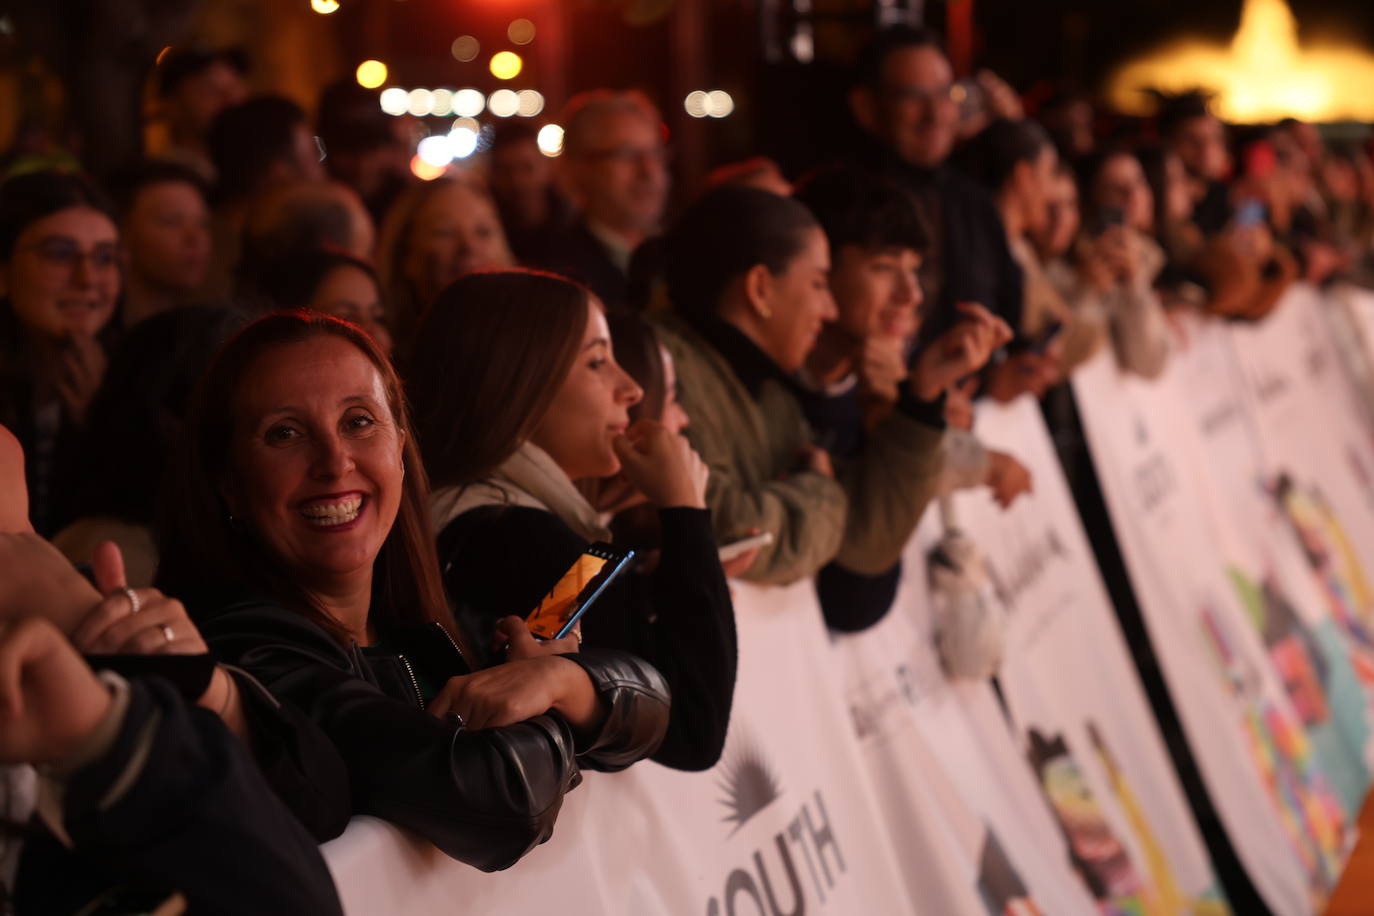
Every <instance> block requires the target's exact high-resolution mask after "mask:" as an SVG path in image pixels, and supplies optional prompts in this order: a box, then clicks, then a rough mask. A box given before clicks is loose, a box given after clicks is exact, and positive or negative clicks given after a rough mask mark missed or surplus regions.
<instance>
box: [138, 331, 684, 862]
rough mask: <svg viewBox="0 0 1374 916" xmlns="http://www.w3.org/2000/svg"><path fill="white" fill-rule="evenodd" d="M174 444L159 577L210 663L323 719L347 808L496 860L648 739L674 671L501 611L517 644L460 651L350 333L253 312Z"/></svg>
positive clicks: (653, 742)
mask: <svg viewBox="0 0 1374 916" xmlns="http://www.w3.org/2000/svg"><path fill="white" fill-rule="evenodd" d="M187 440H188V448H187V450H186V455H185V461H184V465H183V467H182V469H181V473H180V477H179V481H178V484H177V497H176V498H175V499H173V500H171V501H169V505H170V506H172V507H173V513H172V516H171V517H170V518H169V519H168V520H167V523H166V525H165V526H164V528H163V534H164V538H163V542H162V543H161V544H160V548H161V555H162V557H163V573H162V575H163V580H164V582H165V583H166V585H167V588H168V589H169V590H170V591H172V592H174V593H179V594H183V595H186V596H187V597H188V599H189V601H190V603H191V604H192V606H193V608H194V609H195V610H196V611H197V614H198V619H199V622H200V623H201V626H202V629H203V632H204V634H205V637H206V640H207V642H208V643H209V645H210V648H211V650H212V651H213V652H214V653H215V654H216V655H217V656H218V657H219V658H221V659H223V660H225V661H227V662H231V663H233V664H235V665H237V666H239V667H241V668H243V669H244V670H246V671H247V672H249V673H251V674H253V675H254V676H255V677H256V678H257V679H258V680H260V681H261V682H262V683H263V684H264V685H265V686H266V687H267V688H268V689H269V690H270V691H271V692H272V693H273V694H274V695H276V696H278V697H280V698H281V699H282V700H284V701H286V702H289V703H292V704H294V705H295V706H297V707H299V708H300V709H302V710H304V711H305V713H306V714H307V715H308V716H309V717H310V719H311V721H313V722H314V723H316V724H317V725H318V726H319V727H320V728H321V729H323V731H324V732H325V733H326V734H328V735H329V737H330V738H331V739H332V740H333V742H334V744H335V746H336V747H337V748H338V750H339V753H340V754H341V756H342V757H343V759H344V761H345V763H346V765H347V767H348V772H349V776H350V781H351V783H352V789H353V805H352V808H353V811H354V812H356V813H361V814H372V815H375V816H378V817H382V818H385V819H388V820H390V821H393V822H394V823H396V824H398V825H400V826H403V827H407V828H409V829H411V830H413V831H415V832H416V833H418V834H419V835H420V836H422V837H424V838H426V839H428V840H430V841H431V842H433V843H434V844H435V845H436V846H438V847H439V848H440V849H441V850H442V851H444V852H445V853H447V854H448V855H450V856H452V857H454V858H456V859H459V860H460V861H463V862H467V863H469V864H471V865H474V866H476V867H478V868H481V869H484V870H492V869H499V868H505V867H508V866H509V865H511V864H513V863H514V862H515V861H516V860H518V859H519V858H520V857H521V856H522V855H524V854H525V853H526V852H527V851H529V850H530V849H532V848H533V847H534V846H535V845H537V844H539V843H541V842H543V841H544V840H546V839H547V838H548V837H549V835H550V834H551V832H552V829H553V823H554V820H555V818H556V817H557V814H558V810H559V807H560V805H561V803H562V798H563V795H564V794H565V793H566V792H567V791H569V790H570V789H571V788H573V787H574V786H575V785H577V784H578V782H579V766H594V767H598V768H601V769H618V768H622V767H625V766H628V765H629V764H631V763H633V762H634V761H636V760H638V759H640V758H642V757H644V756H646V755H648V754H650V753H652V752H653V750H654V749H655V748H657V747H658V744H659V742H660V741H661V740H662V737H663V731H664V728H665V725H666V720H667V714H668V705H669V703H668V696H667V688H666V686H665V685H664V683H663V679H662V676H661V675H659V674H658V672H657V671H655V670H654V669H653V668H652V667H651V666H649V665H648V664H646V663H644V662H642V661H640V660H639V659H637V658H634V657H632V656H629V655H626V654H624V653H618V652H613V651H586V652H578V651H576V650H577V648H578V647H577V645H576V643H575V642H574V641H573V640H570V639H565V640H560V641H552V642H549V643H545V644H542V645H540V644H537V643H535V641H534V639H533V638H532V637H531V636H530V635H529V634H528V632H526V631H525V630H524V628H523V625H522V623H521V621H519V620H514V621H511V620H507V621H503V622H502V624H501V627H500V632H501V633H502V635H503V638H505V639H506V640H507V644H508V654H507V657H508V658H509V661H507V662H506V663H505V664H501V665H496V666H494V667H491V668H489V669H487V670H482V671H474V670H473V669H472V668H471V667H470V665H469V663H468V661H467V660H468V659H470V658H471V657H472V655H471V652H470V651H465V650H464V648H462V643H463V642H464V640H463V639H462V634H461V633H460V632H459V631H458V629H457V628H456V627H455V625H454V621H453V619H452V616H451V614H450V613H449V610H448V607H447V605H446V603H445V600H444V595H443V588H442V584H441V582H440V579H439V573H438V565H437V560H436V557H435V553H434V548H433V543H432V540H431V535H430V529H429V526H428V523H427V520H426V518H425V512H426V511H427V503H428V497H429V493H428V484H427V482H426V478H425V473H424V468H423V466H422V465H421V463H420V460H419V444H418V442H417V441H416V438H415V435H414V434H413V432H412V431H411V427H410V423H409V420H408V417H407V414H406V409H405V403H404V398H403V395H402V392H401V386H400V381H399V380H398V379H397V377H396V374H395V371H394V370H393V369H392V368H391V366H390V363H388V362H387V360H386V357H385V356H384V355H383V354H382V353H381V351H380V350H379V349H378V347H377V345H376V343H375V342H374V341H373V340H372V339H371V338H370V337H368V336H367V335H366V334H364V333H363V332H362V331H361V330H359V329H358V328H356V327H354V326H352V325H349V324H346V323H345V322H342V321H339V320H338V319H334V318H330V317H327V316H323V315H315V314H311V313H287V312H279V313H274V314H271V315H268V316H265V317H263V318H261V319H259V320H258V321H256V322H254V323H253V324H251V325H249V326H248V328H246V329H245V330H244V331H243V332H242V333H240V334H239V335H238V336H236V337H235V338H233V339H232V340H230V341H229V343H227V344H226V345H225V347H224V348H223V349H222V350H221V351H220V353H219V354H218V356H217V357H216V359H215V360H214V362H213V363H212V364H211V366H210V368H209V370H208V372H207V375H206V377H205V379H204V380H203V382H202V385H201V388H200V390H199V392H198V394H197V398H196V400H195V403H194V406H193V408H192V412H191V420H190V423H189V428H188V435H187Z"/></svg>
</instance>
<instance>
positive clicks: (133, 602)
mask: <svg viewBox="0 0 1374 916" xmlns="http://www.w3.org/2000/svg"><path fill="white" fill-rule="evenodd" d="M119 590H120V592H122V593H123V594H124V597H125V598H128V599H129V616H130V617H132V616H133V615H134V614H137V613H138V612H139V611H141V610H143V600H142V599H141V598H139V597H138V592H136V591H134V590H133V589H131V588H129V586H127V585H124V586H121V587H120V589H119Z"/></svg>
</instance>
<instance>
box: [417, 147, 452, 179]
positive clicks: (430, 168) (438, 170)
mask: <svg viewBox="0 0 1374 916" xmlns="http://www.w3.org/2000/svg"><path fill="white" fill-rule="evenodd" d="M447 171H448V168H447V167H445V166H442V165H430V164H429V163H428V162H426V161H425V160H423V159H421V158H420V155H419V154H418V153H417V154H415V155H414V156H412V157H411V158H410V172H411V174H412V175H414V176H415V177H416V178H418V179H420V180H421V181H433V180H434V179H436V178H438V177H440V176H441V175H443V174H444V173H445V172H447Z"/></svg>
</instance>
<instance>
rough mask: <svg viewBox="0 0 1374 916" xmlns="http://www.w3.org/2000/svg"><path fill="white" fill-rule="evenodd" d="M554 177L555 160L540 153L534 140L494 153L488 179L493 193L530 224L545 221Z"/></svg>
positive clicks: (504, 147)
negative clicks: (547, 197)
mask: <svg viewBox="0 0 1374 916" xmlns="http://www.w3.org/2000/svg"><path fill="white" fill-rule="evenodd" d="M553 177H554V172H553V160H552V159H550V158H549V157H548V156H545V155H544V154H543V153H541V152H540V151H539V145H538V144H537V143H536V142H535V141H534V139H533V138H530V139H521V140H519V141H516V142H512V143H508V144H506V145H504V146H502V147H501V148H499V149H496V150H493V151H492V156H491V172H490V174H489V175H488V179H489V181H490V183H491V191H492V193H493V194H495V195H496V196H497V197H498V198H500V199H501V202H502V204H503V205H506V204H509V205H511V206H512V207H514V208H515V209H516V210H517V212H518V213H519V214H520V216H521V218H522V219H526V220H527V221H529V222H538V221H539V220H540V219H542V218H543V216H544V209H545V207H546V202H545V197H546V196H547V195H548V193H549V187H550V186H551V185H552V184H553Z"/></svg>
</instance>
